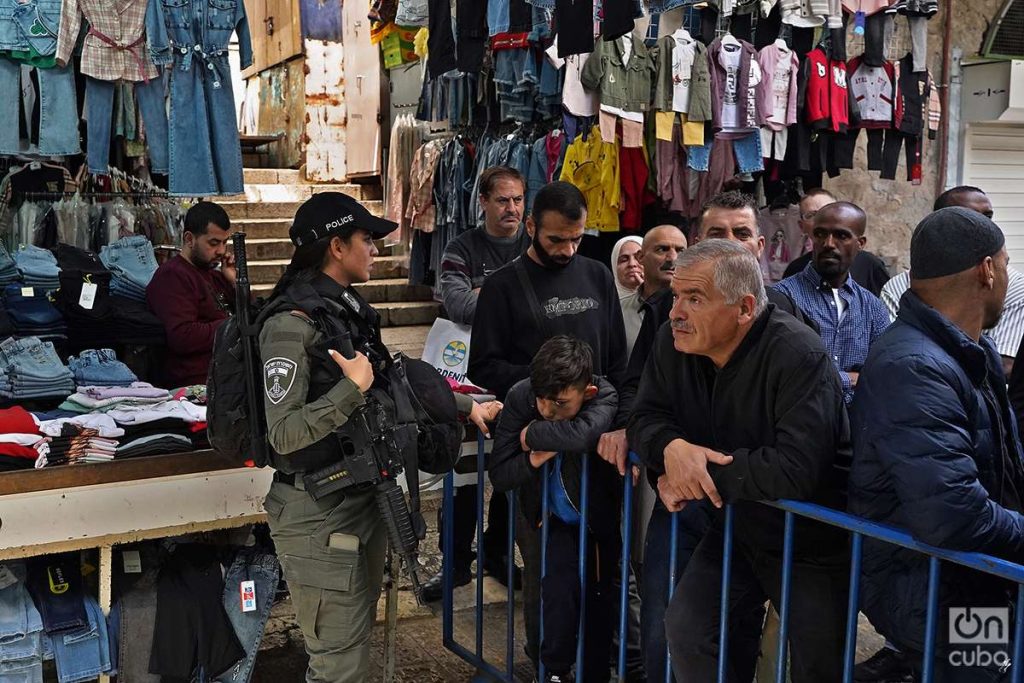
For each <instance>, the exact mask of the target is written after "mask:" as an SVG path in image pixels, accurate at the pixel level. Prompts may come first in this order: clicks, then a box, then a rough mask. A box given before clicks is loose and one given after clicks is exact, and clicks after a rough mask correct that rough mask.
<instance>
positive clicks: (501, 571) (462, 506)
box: [423, 166, 530, 602]
mask: <svg viewBox="0 0 1024 683" xmlns="http://www.w3.org/2000/svg"><path fill="white" fill-rule="evenodd" d="M525 195H526V184H525V182H524V181H523V176H522V175H521V174H520V173H519V171H517V170H515V169H514V168H510V167H508V166H492V167H490V168H487V169H484V171H483V172H482V173H481V174H480V197H479V201H480V206H481V207H482V208H483V210H484V224H483V225H482V226H480V227H476V228H473V229H471V230H467V231H466V232H464V233H462V234H461V235H459V236H458V237H456V238H455V239H453V240H452V241H451V242H449V243H448V246H447V247H445V251H444V256H443V257H442V258H441V276H440V290H441V301H442V302H443V304H444V313H445V315H446V317H447V318H448V319H449V320H451V321H453V322H456V323H460V324H463V325H472V324H473V318H474V316H475V315H476V304H477V297H478V296H479V294H480V288H481V287H482V286H483V284H484V281H485V280H487V278H488V277H490V276H491V274H492V273H494V272H495V271H496V270H498V269H499V268H501V267H502V266H504V265H505V264H506V263H508V262H509V261H511V260H512V259H514V258H516V257H517V256H519V255H520V254H522V253H523V252H524V251H526V248H527V247H528V246H529V244H530V236H529V235H528V234H527V233H526V230H524V229H523V207H524V201H525ZM472 357H473V348H472V347H470V360H471V361H472ZM476 496H477V494H476V486H475V485H468V486H460V487H458V488H457V489H456V490H455V505H454V510H453V513H452V519H453V521H454V525H455V527H454V529H453V535H454V541H453V545H454V546H455V547H454V549H453V550H452V555H453V559H452V562H453V563H454V567H455V571H454V572H453V578H452V581H453V585H454V586H455V587H456V588H458V587H459V586H465V585H466V584H468V583H469V582H470V580H471V579H472V574H471V572H470V565H472V564H473V560H474V559H476V553H475V552H474V550H473V539H475V538H476V522H477V519H476ZM440 514H441V513H440V511H439V512H438V515H439V520H440V521H439V523H438V528H439V529H441V528H443V520H441V519H440ZM507 548H508V500H507V499H506V498H505V496H492V497H491V500H490V503H489V508H488V513H487V530H486V531H485V532H484V558H485V562H484V572H485V573H487V574H490V575H491V576H493V577H494V578H495V579H496V580H497V581H498V582H499V583H501V584H504V583H505V582H506V581H508V557H506V555H507V554H508V551H507ZM514 571H515V574H514V576H513V581H514V583H515V586H516V588H519V587H520V585H521V583H522V578H521V576H520V572H519V569H518V567H517V568H516V569H515V570H514ZM442 586H443V576H442V572H440V571H438V572H437V574H435V575H434V576H433V577H432V578H431V579H430V580H429V581H427V582H426V583H425V584H423V599H424V600H426V601H427V602H436V601H438V600H440V599H441V592H442V590H441V589H442Z"/></svg>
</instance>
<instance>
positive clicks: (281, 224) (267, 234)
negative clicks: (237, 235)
mask: <svg viewBox="0 0 1024 683" xmlns="http://www.w3.org/2000/svg"><path fill="white" fill-rule="evenodd" d="M291 226H292V219H291V218H239V219H238V220H234V219H232V221H231V228H232V229H233V230H241V231H242V232H244V233H245V237H246V243H249V242H252V241H253V240H264V239H275V238H276V239H288V229H289V228H290V227H291Z"/></svg>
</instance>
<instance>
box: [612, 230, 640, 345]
mask: <svg viewBox="0 0 1024 683" xmlns="http://www.w3.org/2000/svg"><path fill="white" fill-rule="evenodd" d="M643 243H644V241H643V240H642V239H641V238H639V237H637V236H636V235H629V236H627V237H623V238H622V239H621V240H619V241H618V242H616V243H615V247H614V248H613V249H612V272H613V273H615V288H616V289H618V291H619V305H620V306H621V307H622V322H623V323H624V324H625V326H626V352H627V358H628V356H629V355H632V353H633V344H635V343H636V338H637V335H638V334H640V325H642V324H643V321H644V318H643V315H642V313H641V309H640V304H641V303H642V302H641V301H640V288H641V286H642V285H643V284H644V267H643V265H642V264H641V263H640V250H641V248H642V247H643Z"/></svg>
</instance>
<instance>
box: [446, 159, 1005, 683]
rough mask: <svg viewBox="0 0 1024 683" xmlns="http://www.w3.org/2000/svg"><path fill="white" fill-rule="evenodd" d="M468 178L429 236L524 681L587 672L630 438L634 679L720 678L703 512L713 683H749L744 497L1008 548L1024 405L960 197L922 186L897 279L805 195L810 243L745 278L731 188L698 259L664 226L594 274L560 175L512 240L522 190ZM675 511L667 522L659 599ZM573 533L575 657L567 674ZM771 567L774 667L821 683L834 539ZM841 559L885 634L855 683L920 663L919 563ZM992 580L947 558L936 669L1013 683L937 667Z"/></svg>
mask: <svg viewBox="0 0 1024 683" xmlns="http://www.w3.org/2000/svg"><path fill="white" fill-rule="evenodd" d="M487 178H488V182H487V183H482V192H481V197H480V202H481V204H482V205H483V206H484V208H485V213H486V214H487V216H488V220H487V223H486V225H484V226H482V227H479V228H475V229H473V230H471V231H469V232H467V233H466V234H464V235H463V236H462V237H461V238H460V239H459V240H458V241H457V242H456V243H453V245H451V246H450V247H449V250H448V253H447V254H446V255H445V257H444V262H443V273H442V275H441V288H440V289H441V293H442V295H443V303H444V307H445V308H446V309H448V310H449V311H451V315H452V316H453V317H454V318H457V319H458V320H459V321H460V322H464V323H467V324H472V341H471V344H470V367H469V376H470V378H471V379H472V381H473V383H474V384H476V385H478V386H482V387H485V388H486V389H488V390H489V391H491V392H493V393H494V394H496V395H497V397H498V399H499V400H502V401H504V402H505V409H504V411H503V412H502V414H501V416H500V418H499V421H498V425H497V427H496V429H495V430H494V438H495V443H494V450H493V453H492V454H491V457H490V460H489V461H488V471H489V474H490V477H491V480H492V483H493V484H494V486H495V489H496V491H499V492H500V491H515V493H516V495H517V498H518V501H519V504H518V505H517V510H518V514H517V520H516V542H517V543H518V546H519V549H520V553H521V555H522V557H523V560H524V565H525V566H524V567H523V588H524V604H525V619H526V632H527V653H528V654H529V655H530V657H531V658H532V659H533V661H534V663H535V664H542V665H543V668H544V670H545V672H546V680H548V681H566V680H575V679H585V680H586V681H603V680H608V679H609V675H610V670H609V661H610V650H611V643H612V640H613V637H616V634H615V631H616V625H617V624H616V623H615V622H617V614H618V609H617V605H616V604H615V603H616V600H617V595H618V592H619V589H618V587H617V586H616V585H615V584H616V582H617V580H618V577H619V575H620V573H619V569H618V562H619V557H620V554H621V535H620V525H621V500H620V498H621V491H622V479H621V477H623V476H628V475H629V474H630V471H629V470H630V468H629V466H628V461H627V454H628V452H630V451H632V452H635V453H636V454H637V455H638V456H639V457H640V459H641V460H642V462H643V464H644V470H645V472H644V473H643V474H642V475H641V476H640V477H639V482H638V484H637V485H638V486H639V487H640V489H641V495H639V496H638V498H639V499H640V500H643V498H644V496H643V495H642V493H643V491H647V492H649V493H651V495H650V496H649V499H650V500H651V501H652V502H653V503H654V504H653V510H648V513H647V515H646V516H643V519H644V529H643V530H642V531H643V533H644V534H645V536H646V539H645V543H644V545H643V548H642V552H641V553H639V557H636V556H635V557H634V563H635V565H636V567H635V568H636V569H637V576H638V577H639V597H638V598H636V597H634V599H633V602H637V601H638V602H639V610H638V611H639V618H637V617H636V614H635V612H636V610H632V609H631V610H630V620H629V621H630V623H631V624H632V625H634V626H635V627H636V628H631V629H629V632H628V633H626V634H622V636H623V637H625V638H627V639H628V640H629V641H630V645H631V646H632V645H635V646H636V648H634V649H635V651H636V652H638V653H639V654H637V656H635V657H631V658H630V660H629V661H630V669H631V671H630V678H631V680H644V678H645V677H646V678H647V679H650V680H656V679H657V680H660V679H661V678H662V677H663V676H664V671H665V666H666V659H665V653H666V642H667V646H668V647H667V649H668V652H669V654H670V655H671V658H670V661H671V669H672V673H673V675H674V678H675V680H676V681H679V682H680V683H681V682H684V681H686V682H689V681H694V682H702V683H703V682H706V681H711V680H715V677H716V672H717V670H718V664H719V663H718V659H719V651H718V646H719V640H718V633H719V602H720V591H721V575H722V561H723V550H722V548H723V531H724V530H723V520H724V515H723V513H722V508H723V506H724V505H725V504H731V505H732V506H733V509H734V519H735V536H734V539H733V549H734V553H733V563H732V570H731V571H732V574H731V583H730V612H729V649H728V655H727V658H728V662H727V666H728V671H729V678H728V680H735V681H751V680H753V678H754V675H755V669H756V667H757V665H758V657H759V653H761V652H764V651H767V650H769V649H771V648H766V647H765V646H764V643H763V642H762V640H763V638H767V637H769V636H768V635H767V633H768V632H769V631H770V629H768V628H766V623H770V621H771V620H772V619H775V618H776V617H774V613H773V612H774V611H773V609H772V608H774V607H778V606H779V604H780V602H779V601H780V600H781V594H780V592H781V589H780V586H781V574H782V560H781V556H782V549H783V526H784V519H783V514H782V513H781V512H780V511H778V510H776V509H773V508H770V507H767V506H765V505H763V504H762V503H761V502H760V501H765V500H776V499H783V498H786V499H796V500H805V501H811V502H814V503H818V504H821V505H825V506H829V507H832V508H835V509H840V510H849V511H851V512H853V513H854V514H857V515H860V516H862V517H865V518H868V519H871V520H874V521H879V522H883V523H887V524H892V525H895V526H898V527H901V528H903V529H905V530H907V531H909V532H910V533H911V534H913V535H914V536H915V537H916V538H918V539H919V540H921V541H923V542H926V543H930V544H933V545H936V546H939V547H943V548H949V549H956V550H969V551H981V552H987V553H990V554H993V555H996V556H999V557H1003V558H1006V559H1010V560H1014V561H1021V560H1024V552H1022V551H1024V517H1022V516H1021V511H1022V510H1024V498H1022V496H1024V458H1022V451H1021V446H1020V441H1019V436H1018V426H1017V423H1018V419H1019V416H1021V415H1022V414H1024V413H1022V411H1020V410H1019V409H1020V408H1024V406H1022V405H1020V403H1019V402H1018V403H1016V404H1015V403H1012V401H1013V397H1015V396H1020V395H1021V394H1024V386H1022V385H1024V367H1022V366H1024V363H1021V364H1017V365H1016V366H1014V364H1013V359H1014V357H1016V356H1017V355H1018V349H1021V350H1024V346H1022V344H1021V337H1022V333H1024V324H1022V317H1024V277H1022V276H1021V275H1020V274H1019V273H1017V272H1016V271H1014V270H1013V269H1012V268H1009V267H1008V256H1007V252H1006V248H1005V243H1004V238H1003V234H1002V232H1001V231H1000V230H999V228H998V226H997V225H996V224H995V223H994V222H993V221H992V218H991V216H992V208H991V203H989V202H988V199H987V197H985V195H984V193H983V192H982V191H981V190H979V189H977V188H970V187H960V188H954V189H953V190H950V191H948V192H946V193H944V194H943V195H942V196H940V197H939V199H938V200H937V201H936V205H935V211H934V213H932V214H930V215H928V216H926V217H922V218H923V220H922V221H921V222H920V224H919V225H918V226H917V228H916V229H915V231H914V234H913V239H912V242H911V248H910V259H911V268H910V271H909V273H907V274H902V275H898V276H897V277H896V278H893V279H892V280H891V281H890V280H888V274H887V272H886V271H885V269H884V266H883V267H881V268H880V264H881V261H880V260H879V259H878V257H876V256H874V255H873V254H870V253H869V252H867V251H866V250H865V249H864V247H865V245H866V242H867V238H866V233H867V230H868V226H869V220H870V219H869V217H868V216H867V215H866V214H865V212H864V211H863V210H862V209H861V208H860V207H858V206H856V205H855V204H853V203H850V202H847V201H841V200H839V199H837V198H836V197H834V196H832V195H831V194H829V193H827V192H825V191H823V190H816V191H813V192H811V193H808V194H807V196H805V197H804V198H803V200H802V202H801V207H800V208H801V211H800V222H801V228H802V229H803V230H804V232H805V234H806V235H807V238H808V240H809V242H810V249H809V250H808V252H807V254H806V256H805V257H804V258H802V259H801V260H800V262H799V263H798V262H794V264H792V265H791V268H790V271H791V272H789V273H788V277H786V278H785V279H783V280H782V281H781V282H779V283H777V284H776V285H775V286H773V287H767V288H766V287H765V285H764V277H763V273H762V270H761V267H760V256H761V252H762V250H763V249H764V243H765V240H764V237H763V236H762V235H761V232H760V229H759V226H758V210H757V209H758V207H757V205H756V203H755V202H754V201H753V200H752V199H751V198H749V197H747V196H745V195H743V194H740V193H738V192H727V193H724V194H722V195H719V196H717V197H715V198H713V199H711V200H710V201H709V202H708V203H707V205H706V206H705V207H704V209H703V210H702V212H701V215H700V218H699V223H698V225H696V226H694V229H693V230H692V231H691V235H692V237H693V238H694V244H692V245H689V246H688V244H687V240H686V237H685V236H684V234H683V232H682V231H681V230H680V229H679V228H678V227H676V226H673V225H660V226H657V227H655V228H652V229H651V230H650V231H649V232H648V233H647V234H646V235H645V237H644V238H643V239H642V240H639V239H635V238H634V239H630V240H625V241H623V243H620V245H617V247H616V249H615V251H614V253H613V258H612V264H611V265H612V269H611V270H609V269H608V268H606V267H605V266H604V265H603V264H600V263H598V262H597V261H593V260H590V259H587V258H585V257H582V256H580V255H578V254H577V251H578V248H579V245H580V242H581V241H582V240H583V239H584V233H585V228H586V224H587V207H586V202H585V200H584V198H583V196H582V195H581V194H580V193H579V191H578V190H577V189H576V188H574V187H573V186H571V185H568V184H565V183H560V182H554V183H551V184H549V185H547V186H546V187H544V188H543V189H542V190H540V192H539V193H538V194H537V198H536V200H535V202H534V205H533V209H532V213H531V215H529V216H526V217H525V226H524V227H521V228H517V229H516V230H513V229H512V227H513V223H514V222H515V221H516V220H517V219H518V218H519V217H521V216H522V208H521V207H522V203H523V194H524V192H523V181H522V178H521V177H520V176H519V174H518V173H517V172H516V171H515V170H513V169H509V168H496V169H491V170H490V171H488V172H487ZM489 207H490V208H489ZM513 245H516V246H513ZM521 250H523V251H521ZM1015 284H1017V286H1016V287H1015ZM1008 289H1009V290H1010V291H1009V293H1008ZM879 295H881V298H879ZM467 311H468V312H469V313H468V315H467ZM1004 311H1005V314H1003V312H1004ZM1001 314H1003V315H1002V317H1001ZM1015 371H1019V372H1015ZM1008 381H1009V383H1010V386H1009V391H1008V389H1007V383H1008ZM1015 389H1016V391H1015ZM584 462H586V467H587V468H589V496H584V495H583V492H582V490H581V488H582V486H581V484H582V471H583V470H584V466H583V463H584ZM545 472H546V473H547V476H548V478H549V481H548V482H547V484H548V485H547V487H546V490H547V491H548V492H549V493H548V500H547V501H546V502H547V504H548V509H549V511H550V514H549V516H548V518H547V519H546V520H544V519H541V517H540V510H541V506H542V502H544V501H542V494H541V492H542V491H544V490H545V487H544V486H543V484H544V482H543V480H542V477H543V476H544V473H545ZM461 495H462V494H460V496H461ZM458 497H459V496H457V498H458ZM503 498H504V497H503V496H501V495H495V496H494V497H493V498H492V500H498V499H503ZM588 498H589V503H588V504H587V507H586V508H585V509H584V507H583V503H584V501H585V500H587V499H588ZM670 513H679V514H680V518H679V522H680V523H679V524H678V538H677V542H678V545H677V547H678V562H679V564H678V567H679V569H678V574H677V576H678V577H679V578H678V583H677V585H676V588H675V592H674V596H673V597H672V598H671V600H670V599H669V590H668V571H669V570H668V548H669V546H670V543H669V539H670V536H671V533H672V531H671V530H672V525H671V516H670ZM456 514H459V513H458V512H456ZM473 514H475V509H474V511H473ZM505 514H506V515H507V512H506V513H505ZM491 515H492V520H491V527H490V530H489V532H488V533H490V534H500V533H501V531H502V530H504V529H505V528H506V527H507V523H505V522H504V520H506V519H507V517H504V518H502V517H500V515H499V516H498V518H497V521H499V523H500V524H499V526H498V527H497V528H496V526H495V521H496V520H495V516H494V503H493V502H492V510H491ZM473 522H474V523H475V519H474V520H473ZM584 522H585V524H586V527H585V533H584V534H583V538H585V539H586V543H587V551H588V552H587V557H588V562H587V564H588V579H589V580H588V581H587V584H586V591H587V594H586V600H587V605H588V611H587V619H586V626H585V628H584V629H583V637H584V641H585V652H586V653H587V655H586V658H585V661H584V663H583V669H582V670H579V671H576V670H574V664H575V659H576V652H577V649H576V647H577V642H576V637H577V629H578V626H579V622H578V610H579V609H580V602H581V595H580V587H579V581H578V574H579V567H578V566H577V563H578V557H579V553H578V550H579V548H578V543H579V539H580V538H581V536H580V534H579V528H580V525H581V524H583V523H584ZM454 523H455V529H456V536H457V538H456V547H455V548H454V550H453V551H452V552H453V553H454V555H455V558H456V583H457V584H459V583H467V582H468V581H469V565H470V563H471V561H472V557H471V553H469V552H468V550H469V548H470V547H471V543H472V537H471V531H470V532H467V531H466V528H467V525H465V524H464V523H461V522H460V521H459V520H455V522H454ZM544 525H547V527H548V528H547V532H548V547H547V552H548V564H547V573H546V574H545V575H544V576H543V578H542V577H541V575H540V574H541V572H540V559H539V558H540V553H541V549H540V542H541V540H540V539H541V529H542V527H543V526H544ZM460 528H461V529H462V530H463V531H462V532H461V538H460V532H459V529H460ZM468 528H469V529H472V526H468ZM499 541H500V542H499ZM485 543H488V541H486V540H485ZM506 543H507V539H506V538H504V537H501V536H498V539H497V540H495V541H492V542H490V543H488V545H489V546H490V547H491V548H495V549H496V552H498V553H500V555H499V560H498V561H496V562H494V564H493V565H490V566H489V567H488V571H489V572H490V573H492V574H494V575H495V576H496V578H498V579H499V580H500V579H502V578H503V577H504V576H505V575H506V567H507V564H506V563H507V562H509V561H510V558H508V557H506V555H507V553H506V551H505V547H506V546H505V544H506ZM460 544H462V545H461V548H460ZM460 558H461V559H460ZM793 560H794V561H793V567H792V585H793V586H794V590H793V591H792V595H791V599H790V603H789V617H788V624H789V640H790V647H789V651H790V662H789V666H790V673H791V679H792V680H793V681H795V682H797V683H801V682H805V681H806V682H813V683H820V682H822V681H838V680H841V679H842V665H843V662H842V654H843V647H844V644H845V627H846V611H847V602H848V591H849V583H850V576H849V572H850V541H849V537H848V534H846V533H845V532H842V531H841V530H838V529H837V528H834V527H829V526H826V525H823V524H820V523H817V522H813V521H810V520H806V519H802V520H800V521H797V522H796V524H795V536H794V544H793ZM863 572H864V577H863V578H864V583H863V586H862V591H861V600H860V608H861V609H862V610H863V612H864V613H865V614H866V615H867V617H868V618H869V619H870V620H871V622H872V624H873V625H874V626H875V628H876V629H877V630H878V631H879V633H881V634H882V635H883V636H885V637H886V639H887V642H886V647H885V648H883V649H882V650H881V651H879V652H877V653H875V655H874V656H873V657H871V658H870V659H869V660H867V661H866V662H863V663H862V664H860V665H859V666H858V667H857V671H856V676H855V678H856V680H859V681H889V680H896V681H899V680H913V679H914V676H917V675H919V674H920V671H921V666H922V657H923V652H924V639H925V633H924V631H925V624H924V611H925V604H926V602H925V601H926V596H927V592H928V575H929V572H928V560H927V557H925V556H922V555H920V554H918V553H915V552H913V551H910V550H905V549H894V548H892V547H889V546H885V545H884V544H880V543H876V542H871V541H866V542H865V544H864V560H863ZM439 584H440V582H439V580H438V581H435V587H436V588H437V589H438V591H437V594H438V595H439ZM1010 589H1011V587H1010V586H1007V585H1005V584H1003V583H1002V582H1000V581H999V580H996V579H993V578H991V577H985V576H984V575H980V574H977V573H974V572H972V571H970V570H967V569H964V568H962V567H954V566H952V565H950V566H949V567H948V568H944V571H943V573H942V578H941V585H940V588H939V602H940V607H941V609H942V617H941V621H940V625H939V629H938V634H939V642H938V655H937V657H936V667H937V671H938V672H939V674H940V678H939V679H936V680H949V681H961V680H962V681H987V680H993V681H995V680H1003V677H1004V676H1006V675H1008V674H1007V673H1006V669H1007V665H1006V661H1001V662H1000V660H999V658H998V657H995V658H994V659H993V658H991V657H990V658H989V660H983V661H987V662H988V663H989V664H991V666H988V665H982V666H973V667H967V666H962V661H961V662H960V664H961V665H958V664H956V663H954V661H955V660H956V658H955V657H950V656H949V655H950V653H952V652H953V651H954V650H955V642H951V641H950V638H949V637H948V628H947V626H948V623H947V616H948V612H949V608H955V607H1005V606H1007V605H1008V604H1009V602H1010V597H1009V596H1010ZM541 595H543V604H544V609H543V613H541V610H540V605H539V603H540V601H541V600H540V598H541ZM590 605H593V606H594V607H593V608H592V609H591V608H590V607H589V606H590ZM631 607H636V605H631ZM766 607H767V608H768V609H767V610H766ZM542 628H543V634H544V635H543V640H542V639H541V637H540V633H541V629H542ZM636 633H639V638H638V639H639V643H636V642H634V641H636V640H637V636H636ZM574 677H575V678H574Z"/></svg>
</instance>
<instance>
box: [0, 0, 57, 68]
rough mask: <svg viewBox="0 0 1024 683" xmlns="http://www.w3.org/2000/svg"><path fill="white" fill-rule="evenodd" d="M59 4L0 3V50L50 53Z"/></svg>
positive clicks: (43, 0) (41, 0) (36, 0)
mask: <svg viewBox="0 0 1024 683" xmlns="http://www.w3.org/2000/svg"><path fill="white" fill-rule="evenodd" d="M60 5H61V0H29V2H25V3H21V2H4V3H0V50H4V51H6V50H11V51H17V52H25V53H29V52H31V53H33V54H35V55H41V56H45V55H52V54H54V53H55V52H56V51H57V29H58V28H59V26H60Z"/></svg>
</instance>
